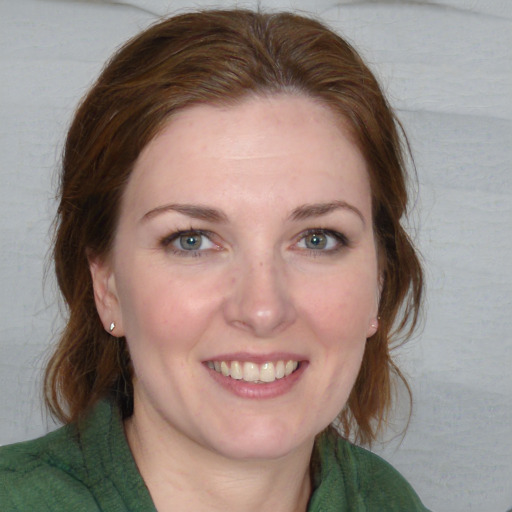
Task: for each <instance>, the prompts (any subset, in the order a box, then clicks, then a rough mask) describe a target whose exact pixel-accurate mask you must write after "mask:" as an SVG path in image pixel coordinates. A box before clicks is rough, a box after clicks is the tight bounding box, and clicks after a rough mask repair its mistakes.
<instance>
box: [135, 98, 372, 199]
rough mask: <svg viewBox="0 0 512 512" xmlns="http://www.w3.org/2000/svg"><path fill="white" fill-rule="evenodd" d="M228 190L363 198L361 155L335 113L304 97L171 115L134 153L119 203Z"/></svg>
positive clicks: (256, 195) (249, 195) (223, 195)
mask: <svg viewBox="0 0 512 512" xmlns="http://www.w3.org/2000/svg"><path fill="white" fill-rule="evenodd" d="M228 194H236V196H237V197H240V196H243V197H244V199H245V200H246V201H248V202H250V201H251V200H252V199H261V196H262V195H264V196H266V197H268V199H269V200H270V199H273V200H274V201H284V202H285V203H288V202H293V201H299V202H300V201H302V202H313V201H320V200H321V201H325V200H338V199H340V197H338V196H339V195H340V194H341V195H347V194H348V195H352V196H353V199H354V200H358V201H363V202H364V201H366V200H367V199H368V196H369V194H370V192H369V184H368V174H367V171H366V165H365V162H364V159H363V157H362V155H361V154H360V152H359V150H358V149H357V146H356V145H355V144H354V143H353V141H352V139H351V137H350V134H349V131H348V129H347V127H346V126H345V125H344V123H343V121H342V120H341V119H340V117H339V116H336V115H335V114H334V113H333V112H332V111H331V110H330V109H328V108H327V107H326V106H324V105H322V104H320V103H319V102H316V101H314V100H312V99H310V98H306V97H303V96H292V95H277V96H271V97H251V98H247V99H245V100H243V101H242V102H240V103H238V104H236V105H233V106H228V107H218V106H211V105H198V106H193V107H190V108H187V109H184V110H183V111H181V112H179V113H178V114H176V115H175V116H174V117H173V118H172V119H171V120H170V121H169V123H168V124H167V125H166V126H165V127H164V128H163V129H162V130H161V132H160V133H159V134H158V135H157V136H156V137H155V138H154V139H153V140H152V141H151V142H150V143H149V144H148V145H147V146H146V147H145V149H144V150H143V151H142V153H141V155H140V156H139V159H138V160H137V162H136V164H135V167H134V171H133V173H132V176H131V177H130V180H129V184H128V187H127V190H126V193H125V196H126V197H125V201H128V202H129V203H130V207H132V208H136V209H144V208H148V207H154V206H155V204H157V203H162V204H164V203H165V202H169V201H171V200H172V201H177V200H179V201H181V202H194V203H197V202H202V203H208V202H211V201H212V200H214V199H218V200H229V197H228ZM317 196H318V197H317ZM327 196H330V197H327ZM231 199H232V200H234V199H235V197H234V196H233V197H231ZM342 199H344V198H342ZM148 201H149V202H150V203H151V204H147V203H148Z"/></svg>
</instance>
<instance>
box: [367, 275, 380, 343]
mask: <svg viewBox="0 0 512 512" xmlns="http://www.w3.org/2000/svg"><path fill="white" fill-rule="evenodd" d="M383 286H384V276H383V275H382V273H380V274H379V282H378V285H377V290H376V292H375V305H374V311H373V312H372V314H371V315H370V320H369V322H368V330H367V332H366V338H371V337H372V336H373V335H374V334H375V333H376V332H377V330H378V328H379V319H380V317H379V305H380V296H381V293H382V287H383Z"/></svg>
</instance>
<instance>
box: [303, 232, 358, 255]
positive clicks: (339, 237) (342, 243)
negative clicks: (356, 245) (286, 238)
mask: <svg viewBox="0 0 512 512" xmlns="http://www.w3.org/2000/svg"><path fill="white" fill-rule="evenodd" d="M311 235H324V236H327V237H331V238H334V239H335V240H336V242H337V246H336V247H334V248H331V249H310V248H307V247H304V248H300V250H305V251H309V252H310V253H314V255H315V256H316V255H320V254H322V253H323V254H333V253H336V252H338V251H340V250H341V249H343V248H345V247H350V241H349V239H348V238H347V236H346V235H345V234H343V233H341V232H339V231H337V230H334V229H326V228H309V229H306V230H305V231H302V232H301V233H299V235H297V237H296V241H295V245H297V244H298V243H299V242H301V241H302V240H304V239H305V238H306V237H308V236H311Z"/></svg>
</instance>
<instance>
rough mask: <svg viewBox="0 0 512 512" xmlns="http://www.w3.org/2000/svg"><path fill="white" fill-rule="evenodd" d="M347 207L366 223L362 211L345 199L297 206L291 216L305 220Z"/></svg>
mask: <svg viewBox="0 0 512 512" xmlns="http://www.w3.org/2000/svg"><path fill="white" fill-rule="evenodd" d="M339 209H346V210H349V211H351V212H353V213H355V214H356V215H357V216H358V217H359V218H360V219H361V221H362V222H363V224H366V222H365V219H364V216H363V214H362V213H361V211H360V210H359V209H358V208H356V207H355V206H353V205H351V204H350V203H347V202H345V201H331V202H330V203H313V204H304V205H302V206H299V207H298V208H295V210H293V211H292V213H291V215H290V218H291V219H292V220H304V219H309V218H311V217H322V216H323V215H327V214H329V213H331V212H333V211H335V210H339Z"/></svg>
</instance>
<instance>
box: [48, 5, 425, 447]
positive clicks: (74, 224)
mask: <svg viewBox="0 0 512 512" xmlns="http://www.w3.org/2000/svg"><path fill="white" fill-rule="evenodd" d="M278 93H293V94H299V95H304V96H306V97H310V98H314V99H315V100H317V101H320V102H321V103H323V104H324V105H326V106H327V107H329V108H330V109H332V111H333V112H335V113H336V114H337V115H339V116H340V119H343V120H344V121H345V124H346V125H348V127H349V129H350V130H351V133H352V135H353V138H354V141H355V143H356V144H357V145H358V148H359V150H360V151H361V153H362V155H363V156H364V158H365V160H366V162H367V168H368V172H369V177H370V183H371V191H372V201H373V202H372V208H373V224H374V231H375V234H376V238H377V245H378V250H379V260H380V266H381V274H382V276H383V283H382V293H381V300H380V306H379V316H380V322H379V323H380V327H379V330H378V331H377V333H376V334H375V335H374V336H373V337H372V338H370V339H369V340H368V342H367V344H366V349H365V353H364V357H363V362H362V366H361V370H360V373H359V375H358V377H357V381H356V383H355V386H354V388H353V390H352V392H351V394H350V397H349V400H348V402H347V404H346V406H345V408H344V409H343V411H341V413H340V417H339V422H340V425H341V427H342V430H343V433H344V435H346V436H352V437H353V438H355V439H356V440H358V441H359V442H361V443H370V442H371V441H372V439H374V438H375V436H376V433H377V431H378V430H379V427H380V426H381V424H382V422H383V420H384V418H385V417H386V413H387V411H388V409H389V408H390V404H391V398H392V392H391V389H392V375H393V374H397V375H398V376H399V377H401V378H402V379H403V377H402V375H401V373H400V371H399V370H398V368H397V367H396V366H395V364H394V363H393V361H392V358H391V356H390V347H391V346H392V344H393V343H394V342H395V340H396V339H398V337H399V336H402V337H403V336H407V335H409V334H410V333H411V332H412V330H413V329H414V327H415V326H416V323H417V320H418V313H419V310H420V302H421V296H422V286H423V278H422V270H421V266H420V263H419V260H418V257H417V254H416V251H415V249H414V246H413V244H412V243H411V241H410V239H409V237H408V235H407V233H406V231H405V230H404V228H403V226H402V224H401V221H402V219H403V218H404V216H405V215H406V211H407V200H408V198H407V174H406V170H405V163H404V147H403V146H404V141H405V140H406V139H405V138H404V137H405V136H404V135H403V133H402V132H403V131H402V129H401V126H400V123H399V122H398V121H397V119H396V117H395V115H394V113H393V111H392V109H391V108H390V106H389V104H388V103H387V101H386V99H385V97H384V95H383V93H382V91H381V89H380V87H379V84H378V82H377V80H376V79H375V77H374V75H373V74H372V73H371V71H370V70H369V69H368V67H367V66H366V65H365V63H364V62H363V60H362V59H361V57H360V56H359V55H358V53H357V52H356V51H355V50H354V48H353V47H352V46H351V45H350V44H348V43H347V42H346V41H345V40H344V39H342V38H341V37H340V36H339V35H337V34H336V33H335V32H333V31H332V30H330V29H328V28H327V27H326V26H324V25H323V24H322V23H320V22H318V21H316V20H313V19H310V18H305V17H302V16H297V15H293V14H289V13H277V14H265V13H259V12H252V11H246V10H214V11H201V12H195V13H188V14H182V15H179V16H175V17H172V18H169V19H165V20H163V21H160V22H158V23H157V24H155V25H153V26H152V27H150V28H148V29H147V30H145V31H143V32H142V33H141V34H139V35H138V36H136V37H135V38H133V39H132V40H130V41H129V42H128V43H126V44H125V45H124V46H123V47H122V48H121V49H120V50H119V51H118V52H117V53H116V54H115V55H114V56H113V57H112V59H111V60H110V61H109V62H108V63H107V65H106V67H105V68H104V70H103V72H102V73H101V75H100V77H99V78H98V79H97V81H96V83H95V84H94V85H93V87H92V88H91V90H90V91H89V93H88V94H87V95H86V96H85V98H84V99H83V100H82V102H81V104H80V106H79V108H78V110H77V112H76V114H75V117H74V119H73V121H72V123H71V126H70V128H69V131H68V135H67V139H66V144H65V148H64V153H63V161H62V172H61V181H60V204H59V206H58V212H57V218H56V231H55V243H54V252H53V256H54V262H55V272H56V276H57V281H58V285H59V288H60V290H61V292H62V295H63V297H64V300H65V303H66V306H67V309H68V313H69V317H68V321H67V324H66V326H65V328H64V330H63V332H62V334H61V337H60V340H59V342H58V344H57V346H56V348H55V352H54V353H53V356H52V357H51V359H50V361H49V364H48V366H47V370H46V374H45V398H46V403H47V406H48V407H49V409H50V411H51V412H52V413H53V414H54V415H55V416H56V417H57V418H59V419H60V420H61V421H63V422H72V421H76V420H77V419H78V418H79V417H80V416H81V415H82V414H83V413H85V412H86V411H87V410H88V409H89V408H90V407H91V406H92V405H93V404H94V403H95V402H96V401H98V400H99V399H101V398H103V397H105V396H111V397H113V399H114V400H115V401H116V402H117V403H118V404H119V406H120V407H121V410H122V412H123V415H124V416H125V417H127V416H129V415H130V414H131V413H132V410H133V386H132V368H131V363H130V355H129V353H128V349H127V346H126V341H125V339H124V338H118V339H116V338H113V337H112V336H110V335H109V334H108V333H106V332H105V330H104V328H103V325H102V323H101V322H100V319H99V316H98V314H97V311H96V306H95V302H94V296H93V287H92V280H91V276H90V272H89V266H88V255H90V254H94V255H95V256H100V257H105V256H107V255H108V254H109V251H110V249H111V247H112V242H113V238H114V234H115V231H116V225H117V221H118V216H119V207H120V201H121V198H122V195H123V191H124V188H125V186H126V184H127V182H128V180H129V178H130V173H131V172H132V169H133V166H134V163H135V161H136V160H137V157H138V156H139V154H140V153H141V151H142V149H143V148H144V147H145V146H146V145H147V144H148V142H149V141H151V140H152V139H153V138H154V137H155V135H156V134H158V133H159V131H160V130H161V129H162V127H163V126H164V125H165V124H166V123H167V122H168V121H169V119H170V118H172V116H173V114H174V113H175V112H177V111H179V110H181V109H184V108H187V107H188V106H191V105H195V104H199V103H206V104H213V105H230V104H233V103H236V102H237V101H240V100H242V99H243V98H244V97H247V96H248V95H269V94H278ZM405 149H407V147H406V148H405ZM404 382H405V379H404ZM406 385H407V384H406Z"/></svg>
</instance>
